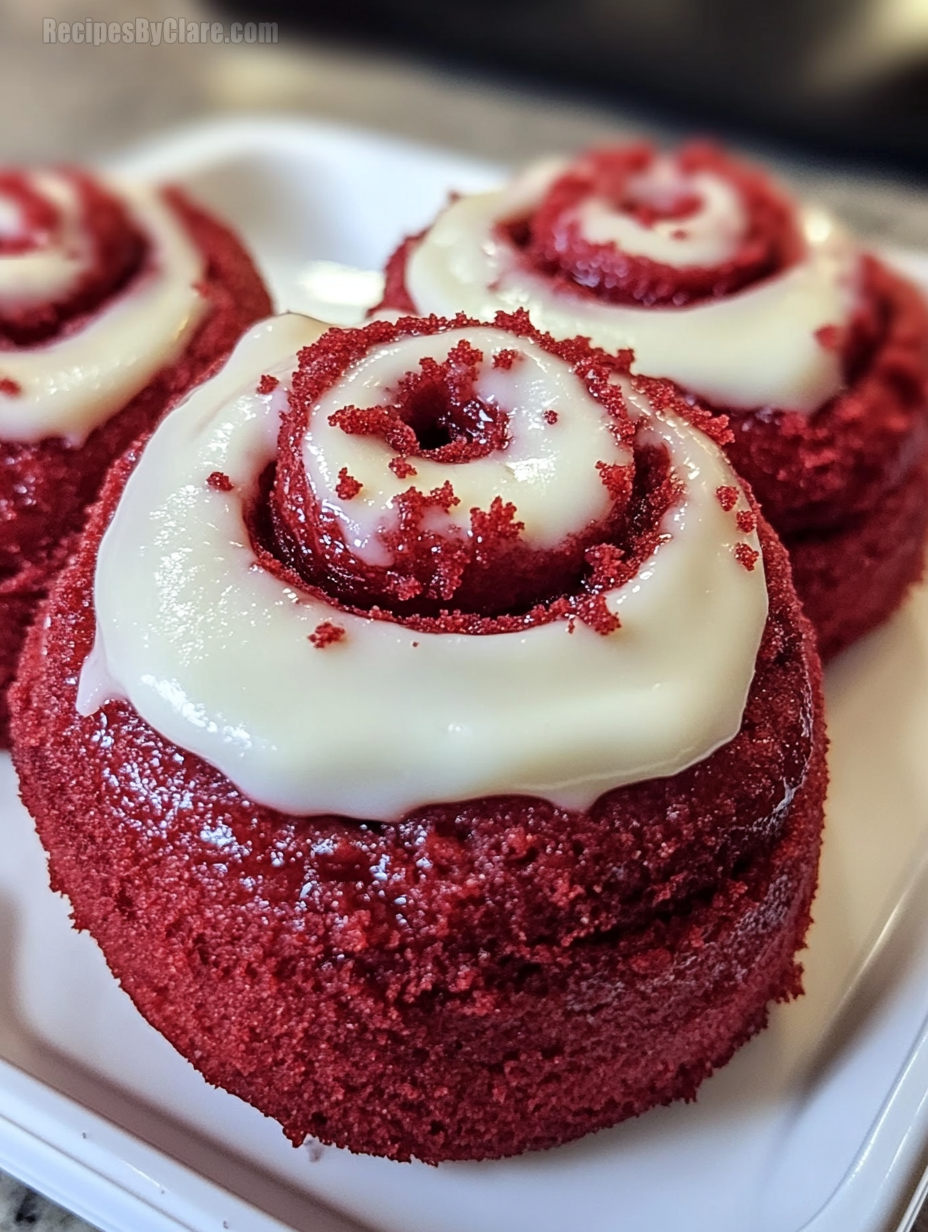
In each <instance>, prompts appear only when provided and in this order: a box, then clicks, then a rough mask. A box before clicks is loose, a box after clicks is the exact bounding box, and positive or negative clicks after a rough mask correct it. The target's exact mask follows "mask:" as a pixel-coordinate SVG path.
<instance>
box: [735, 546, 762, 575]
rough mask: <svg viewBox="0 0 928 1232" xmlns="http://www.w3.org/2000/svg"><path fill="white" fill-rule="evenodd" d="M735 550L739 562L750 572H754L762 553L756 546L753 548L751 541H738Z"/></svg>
mask: <svg viewBox="0 0 928 1232" xmlns="http://www.w3.org/2000/svg"><path fill="white" fill-rule="evenodd" d="M734 552H735V559H736V560H737V561H738V564H739V565H743V566H744V567H745V569H747V571H748V573H753V572H754V566H755V565H756V564H757V558H758V556H759V555H760V553H759V552H758V551H757V550H756V549H755V548H752V547H751V545H750V544H749V543H736V544H735V547H734Z"/></svg>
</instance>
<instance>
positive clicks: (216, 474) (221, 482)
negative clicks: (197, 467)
mask: <svg viewBox="0 0 928 1232" xmlns="http://www.w3.org/2000/svg"><path fill="white" fill-rule="evenodd" d="M206 485H207V487H210V488H212V489H213V491H214V492H231V491H232V480H231V479H230V478H229V476H228V475H226V474H225V473H224V472H223V471H213V473H212V474H211V475H210V476H208V478H207V480H206Z"/></svg>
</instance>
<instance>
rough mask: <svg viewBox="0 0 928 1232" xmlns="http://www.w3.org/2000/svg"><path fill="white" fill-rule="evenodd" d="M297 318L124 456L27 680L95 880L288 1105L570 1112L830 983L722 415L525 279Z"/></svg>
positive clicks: (138, 989)
mask: <svg viewBox="0 0 928 1232" xmlns="http://www.w3.org/2000/svg"><path fill="white" fill-rule="evenodd" d="M321 332H322V331H321V329H320V327H319V326H318V325H316V324H315V323H314V322H311V321H309V320H308V319H306V318H302V317H295V316H285V317H280V318H276V319H273V320H271V321H269V322H266V323H264V324H262V325H260V326H258V327H256V328H255V329H254V330H252V331H251V333H249V334H248V335H246V337H245V338H244V339H243V341H242V342H241V343H240V345H239V347H238V348H237V349H236V351H235V352H234V354H233V356H232V357H231V359H230V360H229V362H228V364H227V365H226V366H225V368H223V369H222V370H221V371H220V372H219V373H217V374H216V375H215V376H214V377H213V378H212V379H211V380H209V381H208V382H206V383H205V384H203V385H202V386H200V387H199V388H198V389H197V390H195V391H194V392H193V393H192V394H191V395H190V396H189V397H188V399H187V400H186V401H185V402H184V403H182V404H181V405H180V406H178V407H177V408H176V409H175V410H174V411H173V412H172V413H171V415H170V416H168V417H167V418H166V419H165V420H164V421H163V422H162V423H161V425H160V426H159V427H158V428H157V429H156V431H155V432H154V434H153V435H152V436H151V438H150V439H149V440H148V442H147V444H146V445H145V446H144V448H137V447H136V448H133V449H132V450H130V452H129V453H128V454H127V455H126V457H125V458H124V459H123V460H122V461H121V462H120V463H119V464H118V465H117V466H116V467H115V468H114V469H113V471H112V472H111V475H110V478H109V479H108V481H107V482H106V485H105V487H104V490H103V494H102V496H101V499H100V502H99V503H98V505H97V507H96V509H95V511H94V512H93V514H92V516H91V519H90V522H89V524H88V527H87V530H86V531H85V533H84V535H83V537H82V538H81V541H80V544H79V546H78V548H77V551H76V553H75V555H74V557H73V560H72V561H71V563H70V564H69V565H68V566H67V567H66V568H65V569H64V571H63V572H62V574H61V576H60V577H59V579H58V581H57V583H56V584H55V586H54V588H53V590H52V592H51V594H50V596H49V599H48V602H47V605H46V607H45V609H44V618H43V619H42V620H40V621H37V622H36V624H35V626H34V628H33V630H32V632H31V634H30V637H29V641H28V643H27V646H26V650H25V652H24V656H23V660H22V666H21V670H20V674H19V677H18V680H17V683H16V685H15V687H14V690H13V695H12V696H13V733H14V759H15V763H16V766H17V769H18V771H19V774H20V781H21V788H22V795H23V799H24V800H25V801H26V803H27V806H28V807H29V808H30V809H31V811H32V812H33V814H34V816H35V818H36V821H37V825H38V829H39V833H40V835H41V837H42V841H43V842H44V844H45V846H46V848H47V850H48V852H49V859H50V870H51V877H52V884H53V885H54V887H55V888H56V889H58V890H61V891H63V892H64V893H66V894H67V895H68V896H69V897H70V899H71V903H72V906H73V909H74V919H75V921H76V923H77V925H78V926H79V927H81V928H86V929H89V930H90V931H91V932H92V933H93V935H94V936H95V937H96V939H97V941H98V942H99V943H100V945H101V947H102V949H103V951H104V953H105V955H106V957H107V960H108V962H109V964H110V966H111V968H112V970H113V972H114V973H115V975H116V976H117V977H118V979H119V980H120V982H121V983H122V985H123V987H124V988H125V989H126V990H127V992H128V993H129V995H130V996H131V997H132V998H133V1000H134V1001H135V1003H136V1005H137V1006H138V1007H139V1009H140V1010H141V1012H142V1013H143V1014H144V1015H145V1016H146V1017H147V1018H148V1020H149V1021H150V1022H151V1023H153V1024H154V1026H155V1027H157V1029H158V1030H160V1031H161V1032H163V1033H164V1035H165V1036H167V1038H168V1039H169V1040H170V1041H171V1042H172V1043H173V1044H174V1045H175V1047H177V1048H178V1049H179V1050H180V1051H181V1052H182V1053H183V1054H184V1055H185V1056H186V1057H188V1058H189V1059H190V1060H191V1061H192V1063H193V1064H194V1065H196V1066H197V1068H198V1069H200V1070H201V1072H202V1073H203V1074H204V1075H205V1076H206V1077H207V1078H208V1079H209V1081H210V1082H213V1083H216V1084H218V1085H220V1086H222V1087H225V1088H226V1089H227V1090H229V1091H232V1092H234V1093H235V1094H237V1095H239V1096H241V1097H242V1098H243V1099H246V1100H248V1101H250V1102H251V1103H253V1104H254V1105H256V1106H257V1107H258V1108H260V1109H261V1110H262V1111H263V1112H265V1113H266V1114H267V1115H269V1116H272V1117H276V1118H277V1119H278V1120H279V1121H280V1122H281V1124H282V1125H283V1127H284V1129H285V1131H286V1133H287V1135H288V1136H289V1137H290V1138H291V1139H292V1140H293V1141H294V1142H295V1143H299V1142H301V1141H302V1140H303V1139H304V1138H305V1137H306V1136H307V1135H313V1136H314V1137H316V1138H319V1139H321V1140H322V1141H325V1142H331V1143H336V1144H338V1145H341V1146H347V1147H350V1148H351V1149H352V1150H355V1151H366V1152H372V1153H375V1154H380V1155H386V1156H390V1157H392V1158H396V1159H408V1158H410V1157H412V1156H415V1157H418V1158H420V1159H424V1160H428V1161H430V1162H438V1161H440V1160H445V1159H479V1158H492V1157H500V1156H505V1155H511V1154H515V1153H518V1152H520V1151H525V1150H529V1149H537V1148H540V1147H545V1146H551V1145H554V1144H556V1143H560V1142H565V1141H567V1140H569V1139H571V1138H575V1137H577V1136H579V1135H581V1134H584V1133H586V1132H588V1131H590V1130H593V1129H596V1128H599V1127H602V1126H606V1125H611V1124H614V1123H615V1122H616V1121H619V1120H621V1119H622V1118H624V1117H628V1116H633V1115H635V1114H637V1113H640V1112H643V1111H645V1110H646V1109H648V1108H650V1107H652V1106H653V1105H655V1104H659V1103H666V1102H668V1101H670V1100H672V1099H676V1098H681V1097H682V1098H691V1097H692V1096H693V1095H694V1093H695V1091H696V1088H697V1086H698V1085H699V1083H700V1082H701V1081H702V1080H703V1079H704V1078H705V1077H706V1076H707V1075H708V1074H709V1073H711V1072H712V1070H713V1069H714V1068H715V1067H717V1066H719V1065H721V1064H723V1063H724V1062H725V1061H726V1060H727V1059H728V1058H729V1057H730V1055H731V1054H732V1052H733V1051H734V1049H735V1048H737V1047H738V1046H739V1045H740V1044H741V1043H743V1042H744V1041H745V1040H746V1039H747V1038H749V1037H750V1036H751V1035H752V1034H753V1033H754V1032H756V1031H757V1030H758V1029H759V1028H760V1027H762V1026H763V1024H764V1022H765V1021H766V1015H767V1006H768V1004H769V1002H770V1001H771V999H776V998H786V997H790V996H793V995H795V994H796V993H797V992H798V991H799V987H800V985H799V968H798V966H797V964H796V958H795V955H796V951H797V949H798V948H799V947H800V946H801V944H802V941H803V937H804V935H805V931H806V928H807V925H808V922H809V905H810V901H811V897H812V894H813V891H814V887H815V881H816V868H817V856H818V848H819V838H820V830H821V822H822V809H823V796H824V790H825V768H824V743H823V726H822V713H821V690H820V668H819V663H818V658H817V655H816V652H815V649H814V644H813V642H814V639H813V637H812V635H811V631H810V629H809V626H808V624H807V622H806V620H805V618H804V616H803V615H802V612H801V609H800V607H799V604H798V601H797V599H796V596H795V593H794V591H793V588H792V584H791V581H790V574H789V566H788V563H787V558H786V556H785V553H784V552H783V549H782V547H781V546H780V544H779V542H778V541H777V539H776V538H775V536H773V534H772V533H771V532H770V530H769V528H768V527H767V524H766V523H765V522H764V521H763V519H762V518H760V517H759V516H758V514H757V511H756V508H755V506H754V504H753V503H752V500H751V498H750V496H749V494H748V493H747V491H746V489H745V488H744V487H743V486H742V484H741V481H740V480H739V479H738V477H737V475H736V474H735V472H734V470H733V469H732V467H731V465H730V463H729V462H728V460H727V459H726V457H725V456H724V454H723V452H722V450H721V449H720V447H719V444H718V441H717V440H716V439H714V438H713V435H711V434H707V432H706V431H705V430H704V428H708V429H709V432H710V433H714V434H715V435H718V427H719V425H718V424H717V422H715V421H713V420H712V419H711V417H709V416H707V415H705V414H703V413H699V412H696V411H694V409H693V407H692V406H691V405H690V404H689V403H688V402H686V401H685V400H683V399H681V398H680V397H679V395H678V394H677V392H676V391H675V389H674V387H673V386H672V385H670V384H669V383H659V382H654V381H651V382H646V381H641V380H637V379H635V378H633V377H632V376H631V375H630V373H629V370H628V358H627V357H623V358H616V357H615V356H608V355H606V354H605V353H604V352H601V351H597V350H595V349H593V348H591V347H590V346H589V345H588V344H587V343H586V342H585V341H583V340H573V341H569V342H561V343H558V342H555V341H554V340H553V339H551V338H550V337H548V336H546V335H542V334H540V333H538V332H537V331H536V330H535V329H533V328H532V326H531V325H530V324H529V322H528V319H527V317H526V316H525V314H521V313H518V314H515V315H513V316H505V315H500V316H499V317H498V318H497V319H496V320H495V321H494V322H493V323H490V324H482V325H481V324H478V323H477V322H475V321H472V320H469V319H467V318H465V317H457V318H454V319H451V320H439V319H436V318H429V319H426V320H414V319H406V320H404V321H401V322H399V323H398V324H395V325H394V324H390V323H388V322H382V321H381V322H374V323H372V324H370V325H368V326H366V327H365V328H363V329H357V330H345V331H338V330H332V331H330V332H328V333H325V334H323V335H322V336H321V337H320V334H321Z"/></svg>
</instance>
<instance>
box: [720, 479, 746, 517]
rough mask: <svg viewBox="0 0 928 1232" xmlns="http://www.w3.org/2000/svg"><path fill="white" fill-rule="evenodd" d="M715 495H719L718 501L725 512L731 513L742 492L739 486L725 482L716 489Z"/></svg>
mask: <svg viewBox="0 0 928 1232" xmlns="http://www.w3.org/2000/svg"><path fill="white" fill-rule="evenodd" d="M715 495H716V496H717V497H718V502H719V504H720V505H721V506H722V508H723V509H724V510H725V512H726V513H731V511H732V509H734V507H735V505H737V503H738V497H739V495H740V493H739V492H738V489H737V488H733V487H731V485H730V484H723V485H722V487H720V488H716V489H715Z"/></svg>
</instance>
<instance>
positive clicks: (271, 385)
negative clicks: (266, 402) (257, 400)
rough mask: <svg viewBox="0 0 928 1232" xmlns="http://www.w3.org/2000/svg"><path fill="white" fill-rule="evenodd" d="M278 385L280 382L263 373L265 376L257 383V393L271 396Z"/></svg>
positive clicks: (274, 377)
mask: <svg viewBox="0 0 928 1232" xmlns="http://www.w3.org/2000/svg"><path fill="white" fill-rule="evenodd" d="M279 384H280V381H279V380H278V379H277V377H276V376H270V375H269V374H268V373H267V372H265V374H264V375H263V376H262V377H261V380H260V381H259V382H258V393H259V394H271V393H273V392H274V390H275V389H276V388H277V386H278V385H279Z"/></svg>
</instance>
